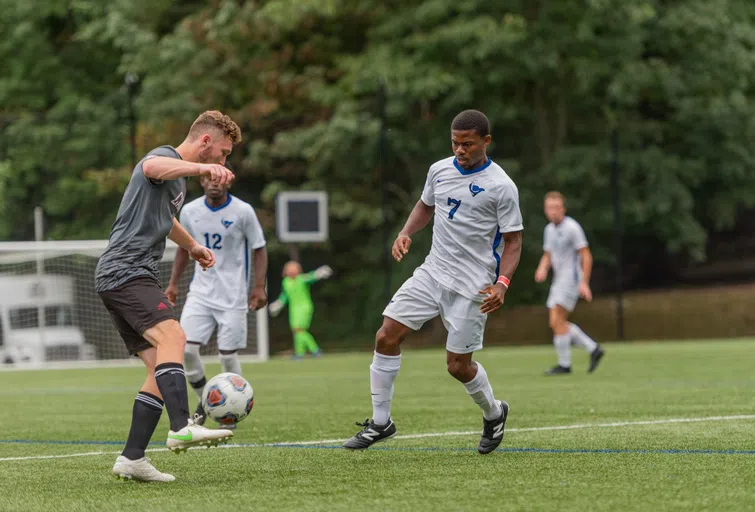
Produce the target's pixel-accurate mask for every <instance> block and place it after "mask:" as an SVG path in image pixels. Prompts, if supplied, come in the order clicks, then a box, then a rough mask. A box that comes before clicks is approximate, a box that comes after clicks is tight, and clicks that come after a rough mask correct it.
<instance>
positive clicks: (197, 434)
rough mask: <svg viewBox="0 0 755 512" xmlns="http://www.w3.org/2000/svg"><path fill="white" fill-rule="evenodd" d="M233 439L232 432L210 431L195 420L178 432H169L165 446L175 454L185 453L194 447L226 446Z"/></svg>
mask: <svg viewBox="0 0 755 512" xmlns="http://www.w3.org/2000/svg"><path fill="white" fill-rule="evenodd" d="M232 437H233V432H231V431H230V430H226V429H222V428H218V429H210V428H207V427H203V426H202V425H197V424H196V423H194V421H193V420H189V424H188V425H186V426H185V427H184V428H182V429H181V430H179V431H178V432H173V431H172V430H171V431H170V432H168V440H167V441H166V442H165V445H166V446H167V447H168V450H170V451H172V452H173V453H181V452H185V451H186V450H188V449H189V448H190V447H192V446H207V447H210V446H217V445H219V444H225V443H227V442H228V441H230V439H231V438H232Z"/></svg>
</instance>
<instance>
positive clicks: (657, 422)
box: [0, 414, 755, 462]
mask: <svg viewBox="0 0 755 512" xmlns="http://www.w3.org/2000/svg"><path fill="white" fill-rule="evenodd" d="M737 420H755V414H740V415H735V416H708V417H705V418H667V419H665V420H640V421H616V422H613V423H578V424H575V425H553V426H548V427H522V428H509V429H506V432H543V431H554V430H578V429H585V428H616V427H634V426H642V425H668V424H672V423H702V422H706V421H737ZM472 435H475V436H478V435H480V431H479V430H474V431H464V432H462V431H459V432H427V433H424V434H406V435H403V436H395V437H394V438H393V439H424V438H427V437H452V436H472ZM345 440H346V439H321V440H318V441H291V442H278V443H260V444H227V445H220V446H219V448H225V449H229V448H274V447H276V446H317V445H322V444H333V443H342V442H344V441H345ZM192 449H205V450H206V449H208V448H204V447H203V448H192ZM147 451H148V452H167V451H168V449H167V448H151V449H149V450H147ZM120 453H121V452H119V451H118V452H103V451H99V452H85V453H66V454H63V455H32V456H28V457H3V458H0V462H8V461H19V460H42V459H68V458H73V457H87V456H95V455H118V454H120Z"/></svg>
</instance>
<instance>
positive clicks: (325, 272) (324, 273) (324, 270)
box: [315, 265, 333, 279]
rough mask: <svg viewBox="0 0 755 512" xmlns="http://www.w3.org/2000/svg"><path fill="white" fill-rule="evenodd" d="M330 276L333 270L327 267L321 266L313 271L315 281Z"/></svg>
mask: <svg viewBox="0 0 755 512" xmlns="http://www.w3.org/2000/svg"><path fill="white" fill-rule="evenodd" d="M332 275H333V269H332V268H330V267H329V266H328V265H323V266H322V267H318V268H317V269H315V277H316V278H317V279H327V278H329V277H330V276H332Z"/></svg>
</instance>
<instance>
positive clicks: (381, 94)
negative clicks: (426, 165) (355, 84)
mask: <svg viewBox="0 0 755 512" xmlns="http://www.w3.org/2000/svg"><path fill="white" fill-rule="evenodd" d="M387 97H388V93H387V90H386V87H385V81H384V80H383V79H380V84H379V86H378V92H377V100H378V116H379V118H380V135H379V143H378V162H379V166H380V211H381V213H382V217H383V222H382V231H383V267H384V268H383V270H384V272H385V283H384V286H385V289H384V293H385V296H384V298H385V303H386V304H387V303H388V301H389V300H391V277H392V276H391V269H392V267H393V265H392V264H391V246H390V243H391V239H390V226H389V225H388V181H387V179H386V177H385V160H386V121H385V117H386V114H385V107H386V103H387V99H388V98H387Z"/></svg>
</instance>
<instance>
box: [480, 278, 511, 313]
mask: <svg viewBox="0 0 755 512" xmlns="http://www.w3.org/2000/svg"><path fill="white" fill-rule="evenodd" d="M480 294H481V295H487V297H485V300H483V301H482V306H480V312H481V313H482V314H484V315H487V314H488V313H492V312H493V311H495V310H496V309H498V308H500V307H501V306H503V298H504V296H505V295H506V287H505V286H503V284H501V283H498V284H493V285H490V286H486V287H485V288H483V289H482V290H480Z"/></svg>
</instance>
